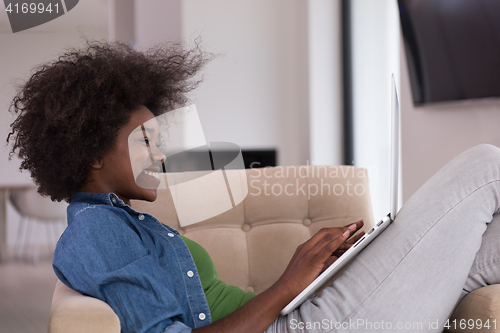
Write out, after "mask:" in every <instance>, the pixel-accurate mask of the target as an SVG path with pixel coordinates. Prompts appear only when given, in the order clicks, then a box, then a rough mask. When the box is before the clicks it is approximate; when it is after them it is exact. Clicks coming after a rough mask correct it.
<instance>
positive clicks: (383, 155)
mask: <svg viewBox="0 0 500 333" xmlns="http://www.w3.org/2000/svg"><path fill="white" fill-rule="evenodd" d="M351 13H352V17H351V20H352V64H353V109H354V165H356V166H362V167H365V168H367V169H368V171H369V177H370V193H371V198H372V204H373V213H374V215H375V218H376V219H379V218H381V217H382V216H383V215H385V214H387V213H388V212H389V207H390V204H389V202H390V200H389V198H390V192H389V188H390V185H389V184H390V161H391V157H390V156H391V155H390V153H391V130H390V129H391V74H392V73H394V74H395V77H396V83H397V84H398V83H399V63H400V61H399V16H398V15H399V14H398V9H397V2H396V0H394V1H393V0H353V1H352V8H351ZM398 91H401V90H400V89H398ZM403 149H404V147H403ZM405 171H406V170H404V168H403V174H404V172H405Z"/></svg>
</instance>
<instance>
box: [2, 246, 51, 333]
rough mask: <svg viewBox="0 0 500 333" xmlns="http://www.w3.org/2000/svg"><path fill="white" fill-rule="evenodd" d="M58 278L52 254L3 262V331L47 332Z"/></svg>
mask: <svg viewBox="0 0 500 333" xmlns="http://www.w3.org/2000/svg"><path fill="white" fill-rule="evenodd" d="M56 281H57V278H56V276H55V274H54V271H53V270H52V258H50V257H49V256H48V255H45V256H41V257H40V261H39V262H38V264H36V265H35V264H33V263H30V262H26V261H24V262H23V261H20V260H15V259H14V258H13V256H12V255H10V256H9V259H8V260H7V262H5V263H0V333H35V332H36V333H47V325H48V322H49V315H50V306H51V302H52V293H53V292H54V288H55V285H56Z"/></svg>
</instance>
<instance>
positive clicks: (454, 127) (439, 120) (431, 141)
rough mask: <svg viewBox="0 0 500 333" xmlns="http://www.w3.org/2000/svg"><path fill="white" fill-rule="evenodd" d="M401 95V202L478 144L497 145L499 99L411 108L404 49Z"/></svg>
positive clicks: (499, 111) (402, 54) (498, 139)
mask: <svg viewBox="0 0 500 333" xmlns="http://www.w3.org/2000/svg"><path fill="white" fill-rule="evenodd" d="M401 45H403V43H401ZM401 95H402V98H401V99H402V101H401V106H402V116H401V126H402V129H401V130H402V133H401V134H402V141H403V142H402V144H403V148H404V150H403V156H402V157H403V160H402V163H403V169H404V173H403V182H404V188H403V199H404V201H406V200H408V199H409V198H410V197H411V196H412V195H413V193H415V192H416V191H417V190H418V188H419V187H420V186H422V185H423V184H424V183H425V182H426V181H427V180H428V179H429V178H430V177H431V176H432V175H433V174H434V173H436V172H437V171H438V170H439V169H440V168H441V167H443V166H444V165H445V164H446V163H447V162H449V161H450V160H452V159H453V158H454V157H455V156H456V155H458V154H460V153H461V152H463V151H465V150H467V149H469V148H472V147H474V146H475V145H478V144H480V143H490V144H493V145H496V146H500V131H499V130H498V128H499V124H500V100H498V99H497V100H496V101H495V100H489V101H488V100H471V101H465V102H450V103H442V104H435V105H430V106H421V107H417V108H416V107H414V106H413V100H412V95H411V88H410V81H409V76H408V67H407V64H406V55H405V51H404V47H401Z"/></svg>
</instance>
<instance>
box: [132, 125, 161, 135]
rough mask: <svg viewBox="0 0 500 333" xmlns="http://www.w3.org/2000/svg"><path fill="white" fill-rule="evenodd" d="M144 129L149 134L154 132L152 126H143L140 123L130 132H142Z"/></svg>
mask: <svg viewBox="0 0 500 333" xmlns="http://www.w3.org/2000/svg"><path fill="white" fill-rule="evenodd" d="M144 131H146V132H148V134H149V135H152V134H153V133H155V129H154V128H152V127H144V125H141V126H139V127H137V128H136V129H135V130H134V131H133V132H132V133H135V132H142V133H144Z"/></svg>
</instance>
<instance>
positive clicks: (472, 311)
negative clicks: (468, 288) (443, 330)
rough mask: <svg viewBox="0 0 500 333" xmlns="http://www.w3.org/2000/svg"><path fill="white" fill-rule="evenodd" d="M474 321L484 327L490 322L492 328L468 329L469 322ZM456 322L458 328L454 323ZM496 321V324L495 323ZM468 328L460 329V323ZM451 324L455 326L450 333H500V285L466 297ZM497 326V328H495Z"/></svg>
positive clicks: (459, 305) (480, 290)
mask: <svg viewBox="0 0 500 333" xmlns="http://www.w3.org/2000/svg"><path fill="white" fill-rule="evenodd" d="M470 319H472V320H474V323H476V321H478V322H479V323H482V324H483V325H484V324H485V323H486V321H487V320H489V324H490V328H489V329H488V328H480V329H479V328H477V326H476V324H474V329H468V325H467V322H468V321H469V320H470ZM454 320H456V326H457V327H453V326H455V324H454V323H453V321H454ZM494 320H496V322H495V321H494ZM461 321H462V323H463V324H464V325H465V326H467V327H465V326H464V327H465V328H463V329H461V328H460V322H461ZM450 324H453V325H452V327H450V328H449V329H448V330H449V332H452V333H456V332H468V333H483V332H484V333H499V332H500V284H493V285H491V286H487V287H483V288H479V289H476V290H474V291H473V292H471V293H470V294H468V295H467V296H465V297H464V298H463V299H462V300H461V301H460V303H459V304H458V306H457V308H456V309H455V312H453V315H452V316H451V319H450ZM495 324H496V327H495Z"/></svg>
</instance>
